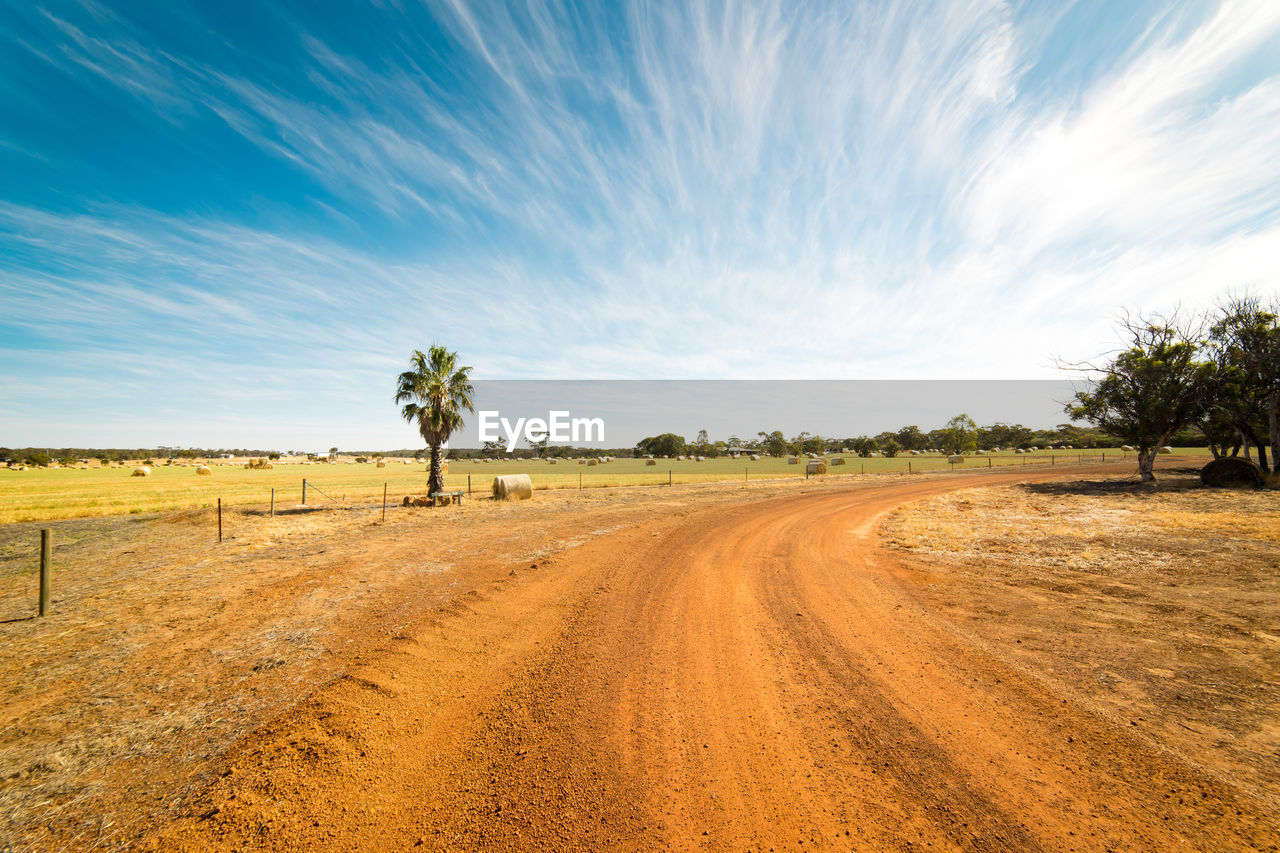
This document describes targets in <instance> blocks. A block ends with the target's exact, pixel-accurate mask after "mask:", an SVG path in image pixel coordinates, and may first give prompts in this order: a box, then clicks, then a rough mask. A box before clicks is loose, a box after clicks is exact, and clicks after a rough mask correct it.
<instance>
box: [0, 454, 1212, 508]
mask: <svg viewBox="0 0 1280 853" xmlns="http://www.w3.org/2000/svg"><path fill="white" fill-rule="evenodd" d="M1179 452H1180V453H1182V452H1183V451H1179ZM1203 452H1205V451H1203V449H1193V450H1188V451H1185V453H1186V454H1190V455H1197V454H1201V453H1203ZM1105 454H1106V460H1107V461H1114V460H1118V459H1122V458H1124V454H1120V453H1118V452H1117V451H1105ZM1103 455H1104V451H1091V450H1083V451H1073V450H1065V451H1061V450H1060V451H1052V452H1050V451H1038V452H1036V453H1029V454H1021V455H1012V454H995V455H992V456H971V457H969V458H968V459H967V460H966V461H965V463H964V464H963V465H962V466H959V467H961V468H963V469H965V470H974V469H981V468H987V467H988V466H992V467H1006V468H1007V467H1009V466H1020V467H1035V466H1038V465H1051V466H1058V465H1060V466H1071V465H1079V464H1081V463H1084V462H1087V463H1089V464H1092V463H1094V462H1097V461H1099V460H1101V459H1102V457H1103ZM842 458H844V460H845V464H844V465H835V464H831V459H832V457H828V460H829V461H828V466H829V467H828V469H827V470H828V473H827V474H826V475H825V476H827V477H848V476H852V475H854V474H862V473H866V474H897V473H905V472H907V471H909V470H910V471H912V472H915V473H921V472H932V473H937V472H941V471H947V470H951V468H952V467H953V466H951V465H950V464H949V463H948V462H947V460H946V458H945V457H943V456H940V455H937V454H934V455H930V456H916V457H910V456H899V457H896V458H893V459H886V458H884V457H870V458H865V459H863V458H859V457H857V456H855V455H846V456H844V457H842ZM1128 458H1129V459H1132V458H1133V456H1132V454H1129V455H1128ZM246 461H247V460H235V461H230V460H213V461H211V462H209V467H210V469H211V472H212V473H211V474H210V475H208V476H200V475H198V474H197V473H196V470H197V469H196V467H195V465H185V466H184V465H173V466H166V465H158V466H152V467H151V475H150V476H148V477H133V476H131V474H132V473H133V471H134V469H135V467H136V465H135V464H128V465H125V466H122V467H116V466H113V467H106V468H103V467H98V466H97V464H96V463H94V464H93V465H91V466H89V467H78V468H57V469H31V470H27V471H21V470H18V469H16V468H9V469H0V524H7V523H11V522H24V521H40V520H50V519H62V518H90V517H99V516H109V515H125V514H129V513H135V514H138V513H151V512H169V511H172V510H182V509H202V508H206V507H212V506H214V505H216V503H217V501H218V500H219V499H221V500H222V502H223V504H224V505H225V506H228V507H230V506H236V507H241V508H247V507H252V508H255V509H257V508H262V509H266V508H267V507H269V505H270V502H271V494H272V489H274V490H275V500H276V506H277V507H293V506H295V505H297V504H299V503H301V501H302V481H303V479H306V480H307V481H308V482H309V483H310V484H311V488H310V489H309V490H308V497H307V503H308V504H309V505H314V506H341V505H346V506H355V505H372V504H375V503H380V502H381V501H382V493H383V487H384V486H385V487H386V489H387V494H388V496H389V499H390V500H392V501H393V502H398V500H399V498H401V497H403V496H404V495H407V494H418V493H421V492H424V491H425V490H426V485H427V468H426V465H425V464H423V463H417V462H410V463H409V464H405V463H404V462H403V461H402V460H399V459H388V460H386V467H384V468H379V467H377V465H376V463H374V462H364V463H356V462H354V461H353V460H352V459H350V458H346V457H340V458H339V460H338V461H337V462H335V463H322V464H297V463H288V462H286V463H275V464H274V465H273V467H272V468H271V469H270V470H246V469H245V467H244V463H245V462H246ZM654 462H655V464H654V465H648V464H647V463H646V460H644V459H630V458H619V459H614V460H613V461H611V462H608V463H604V464H599V465H588V464H586V463H585V462H583V463H579V462H578V461H577V460H562V461H559V462H557V463H555V464H552V463H550V462H548V461H543V460H519V459H499V460H494V461H492V462H487V461H479V460H454V461H451V462H450V464H449V472H448V474H447V475H446V477H445V487H446V488H447V489H449V490H466V489H467V488H468V487H470V488H471V490H472V491H473V493H475V494H478V495H485V494H488V493H489V489H490V486H491V484H492V482H493V478H494V477H495V476H497V475H499V474H515V473H524V474H529V475H530V477H531V478H532V479H533V484H534V488H535V489H539V490H543V489H577V488H579V487H581V488H584V489H591V488H603V487H615V486H654V485H660V484H666V483H668V482H669V481H670V482H671V483H673V484H681V485H687V484H690V483H712V482H735V481H736V482H743V481H751V480H766V479H786V478H794V477H804V465H803V464H796V465H792V464H788V462H787V459H786V458H777V459H775V458H771V457H762V458H761V459H759V460H757V461H752V460H750V459H732V458H717V459H707V460H706V461H703V462H695V461H691V460H687V459H686V460H676V459H657V460H654Z"/></svg>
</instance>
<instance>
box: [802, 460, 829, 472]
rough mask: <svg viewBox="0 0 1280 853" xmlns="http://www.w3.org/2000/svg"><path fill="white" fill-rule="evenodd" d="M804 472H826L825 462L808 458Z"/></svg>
mask: <svg viewBox="0 0 1280 853" xmlns="http://www.w3.org/2000/svg"><path fill="white" fill-rule="evenodd" d="M804 472H805V473H806V474H825V473H827V463H826V462H823V461H822V460H821V459H810V460H809V462H808V464H807V465H805V466H804Z"/></svg>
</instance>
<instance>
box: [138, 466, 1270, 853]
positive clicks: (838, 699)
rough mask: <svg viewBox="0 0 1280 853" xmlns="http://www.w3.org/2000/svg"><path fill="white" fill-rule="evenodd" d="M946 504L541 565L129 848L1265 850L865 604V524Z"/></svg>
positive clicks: (963, 481) (750, 512) (668, 527)
mask: <svg viewBox="0 0 1280 853" xmlns="http://www.w3.org/2000/svg"><path fill="white" fill-rule="evenodd" d="M1049 476H1052V475H1049V474H1041V475H1033V476H1030V477H1029V476H1027V475H1026V474H1005V475H995V476H984V477H983V478H982V482H983V483H984V484H986V483H996V482H1015V481H1020V480H1028V479H1047V478H1048V477H1049ZM970 483H972V479H970V478H965V477H953V478H938V479H930V480H927V481H924V480H922V481H920V482H906V483H900V484H895V485H890V486H885V487H871V488H859V489H851V490H848V491H841V492H836V493H826V494H819V495H807V496H801V497H792V498H784V499H776V500H766V501H761V502H756V503H752V504H747V505H743V506H738V507H730V508H724V507H719V508H713V509H709V510H703V511H694V512H690V513H689V514H687V515H685V516H683V517H678V518H671V519H663V520H660V521H657V522H653V523H650V524H644V525H641V526H639V527H636V528H632V529H628V530H624V531H621V532H619V533H615V534H612V535H610V536H607V537H603V538H601V539H597V540H594V541H592V542H590V543H587V544H586V545H583V546H581V547H579V548H577V549H574V550H572V551H569V552H565V553H564V554H561V555H559V556H558V557H556V558H555V559H554V560H552V561H551V562H550V564H549V565H542V566H540V568H539V570H538V571H536V572H524V573H521V575H520V577H518V578H515V579H513V580H512V582H511V583H509V584H505V585H502V586H501V587H495V588H494V589H492V590H488V591H485V592H482V593H481V594H478V595H476V596H473V597H472V598H471V599H469V600H465V601H460V602H458V603H457V604H455V605H454V606H453V607H452V608H451V609H450V610H449V611H447V612H442V613H441V614H440V616H439V617H438V618H437V619H436V620H434V621H433V623H431V624H429V625H426V626H420V627H418V628H417V629H415V630H413V631H412V632H410V633H409V634H406V636H405V637H403V638H402V639H401V640H399V641H398V642H397V644H396V647H395V648H394V649H393V650H392V651H391V652H390V653H389V654H387V655H386V656H384V657H383V658H382V659H379V660H377V661H374V662H373V663H371V664H369V665H368V666H367V667H364V668H363V669H362V671H360V672H356V673H352V677H351V678H348V679H344V680H341V681H339V682H337V683H335V684H334V685H333V686H331V687H330V688H329V689H327V690H325V691H322V692H321V693H320V694H317V695H316V696H315V697H314V698H313V699H312V700H311V701H309V702H308V703H306V704H304V705H303V706H300V707H299V708H298V709H296V710H295V711H294V712H292V713H290V714H287V715H285V716H284V717H282V718H280V719H279V720H277V721H276V722H275V723H274V724H273V725H272V726H269V727H267V728H266V729H264V730H263V731H261V732H259V733H257V734H255V735H254V736H252V737H251V738H249V739H248V740H247V741H246V742H244V743H243V744H242V746H241V747H240V748H239V749H238V750H237V751H236V753H235V754H234V755H232V756H231V757H230V759H229V762H228V768H227V771H226V772H227V775H226V776H225V777H224V779H223V780H222V781H221V782H219V783H218V784H217V785H215V786H214V788H213V789H211V790H209V791H208V792H206V793H205V795H204V796H203V798H202V800H201V801H200V802H199V803H197V804H195V806H194V811H195V816H194V817H193V818H191V819H188V820H186V821H183V822H181V823H179V824H177V825H175V826H173V827H170V828H169V829H168V830H167V831H166V832H165V833H163V834H162V835H160V836H157V837H156V838H154V839H152V844H153V846H154V847H155V848H156V849H183V850H206V849H228V848H233V847H241V848H244V849H276V850H284V849H357V848H358V849H363V850H404V849H414V848H416V849H435V850H475V849H480V850H484V849H504V850H508V849H526V850H600V849H617V850H654V849H676V850H748V849H760V850H768V849H794V850H803V849H822V850H827V849H844V850H849V849H852V850H916V849H944V850H973V851H985V850H1030V851H1034V850H1040V849H1044V850H1112V849H1114V850H1155V849H1201V850H1209V849H1212V850H1260V849H1275V847H1274V845H1275V838H1276V837H1277V829H1278V827H1277V823H1276V820H1275V818H1274V816H1272V815H1269V814H1268V813H1267V811H1266V809H1265V808H1264V807H1262V806H1260V805H1259V804H1258V803H1256V802H1254V801H1252V800H1250V799H1249V798H1248V797H1247V796H1245V795H1243V794H1241V793H1240V792H1238V791H1235V790H1234V789H1231V788H1229V787H1228V786H1226V785H1224V784H1222V783H1220V782H1217V781H1214V780H1213V779H1211V778H1209V777H1208V776H1207V775H1205V774H1203V773H1201V772H1200V771H1198V770H1196V769H1195V768H1193V767H1190V766H1188V765H1186V764H1184V763H1182V762H1179V761H1178V760H1176V759H1175V758H1173V757H1171V756H1170V755H1168V754H1167V753H1166V752H1164V751H1162V750H1161V749H1160V748H1159V747H1158V745H1156V744H1152V743H1150V742H1147V741H1144V740H1143V739H1141V738H1140V737H1138V736H1137V735H1135V734H1133V733H1131V732H1129V731H1127V730H1125V728H1124V727H1123V726H1118V725H1116V724H1115V723H1113V722H1110V721H1107V720H1105V719H1103V718H1101V717H1099V716H1096V715H1094V714H1091V713H1090V712H1089V711H1088V710H1087V709H1085V708H1083V707H1081V706H1079V705H1077V704H1075V703H1073V702H1072V701H1070V700H1068V699H1065V698H1063V697H1059V696H1057V695H1054V694H1053V693H1052V692H1050V690H1049V689H1047V688H1046V687H1045V686H1044V685H1043V684H1041V683H1040V682H1039V681H1037V680H1035V679H1032V678H1030V677H1028V676H1025V675H1023V674H1021V673H1020V672H1019V671H1018V670H1017V669H1015V668H1014V667H1012V666H1011V665H1009V664H1007V663H1005V662H1003V661H1002V660H1000V659H999V658H998V656H995V655H993V654H992V653H991V652H990V651H987V650H982V649H980V647H979V646H978V645H977V644H975V643H969V642H967V641H966V640H965V638H964V636H963V633H962V632H958V631H955V630H942V629H940V628H939V627H937V626H936V625H935V623H934V618H936V617H934V616H933V614H928V613H925V612H924V611H923V610H922V609H921V608H920V606H919V605H918V604H916V603H915V601H914V600H913V599H912V598H911V597H910V595H909V594H907V593H906V592H905V591H904V590H903V589H902V588H901V587H900V586H899V585H898V584H897V583H896V582H895V581H894V580H893V574H892V572H891V571H890V568H891V567H892V563H891V558H890V557H889V556H888V555H887V554H886V553H885V552H883V551H881V550H880V549H879V548H878V547H877V546H876V544H875V541H874V529H875V522H876V520H877V519H878V518H879V517H881V516H882V515H883V514H885V513H886V512H888V511H889V510H891V509H892V508H893V507H895V506H897V505H899V504H900V503H902V502H903V501H906V500H913V499H916V498H922V497H926V496H930V495H934V494H937V493H939V492H942V491H945V490H947V489H953V488H961V487H963V486H965V485H969V484H970Z"/></svg>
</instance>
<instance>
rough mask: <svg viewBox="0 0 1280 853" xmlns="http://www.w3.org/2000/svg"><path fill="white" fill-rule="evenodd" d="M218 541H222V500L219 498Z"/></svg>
mask: <svg viewBox="0 0 1280 853" xmlns="http://www.w3.org/2000/svg"><path fill="white" fill-rule="evenodd" d="M218 541H219V542H221V541H222V498H218Z"/></svg>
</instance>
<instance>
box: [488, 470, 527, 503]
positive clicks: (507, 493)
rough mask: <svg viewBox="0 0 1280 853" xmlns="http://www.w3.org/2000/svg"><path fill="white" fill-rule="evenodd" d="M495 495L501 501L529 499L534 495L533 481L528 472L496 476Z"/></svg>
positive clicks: (494, 481) (494, 480)
mask: <svg viewBox="0 0 1280 853" xmlns="http://www.w3.org/2000/svg"><path fill="white" fill-rule="evenodd" d="M493 496H494V497H495V498H497V499H498V500H500V501H527V500H528V499H529V498H531V497H533V481H532V480H530V479H529V475H528V474H504V475H502V476H499V477H494V478H493Z"/></svg>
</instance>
